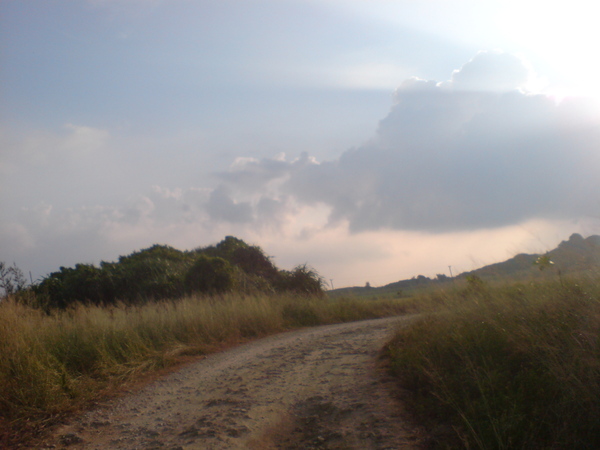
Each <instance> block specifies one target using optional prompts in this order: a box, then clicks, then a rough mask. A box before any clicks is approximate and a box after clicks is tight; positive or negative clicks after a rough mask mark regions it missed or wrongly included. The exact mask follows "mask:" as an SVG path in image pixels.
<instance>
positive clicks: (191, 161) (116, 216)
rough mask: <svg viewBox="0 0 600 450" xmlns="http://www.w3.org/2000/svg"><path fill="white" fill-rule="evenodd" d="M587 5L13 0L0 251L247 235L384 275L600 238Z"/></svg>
mask: <svg viewBox="0 0 600 450" xmlns="http://www.w3.org/2000/svg"><path fill="white" fill-rule="evenodd" d="M588 4H589V2H584V1H578V0H575V1H569V2H553V3H550V4H548V3H547V2H538V1H528V0H523V1H519V2H517V1H502V2H500V1H498V2H494V1H490V2H480V1H453V2H449V1H441V0H438V1H434V0H431V1H428V0H424V1H418V2H417V1H384V0H380V1H379V0H371V1H358V0H354V1H353V0H344V1H342V0H339V1H337V0H305V1H293V0H290V1H281V0H260V1H259V0H248V1H241V0H238V1H233V0H218V1H217V0H215V1H212V0H201V1H189V0H171V1H166V0H165V1H161V0H72V1H66V0H64V1H62V0H28V1H16V0H5V1H3V2H2V3H1V4H0V101H1V102H0V211H1V216H0V261H6V262H9V263H12V262H15V263H16V264H17V265H18V266H19V267H20V268H21V269H23V270H24V271H25V272H28V271H31V272H32V275H33V277H34V278H39V277H42V276H44V275H47V274H48V273H50V272H52V271H56V270H58V268H59V267H60V266H73V265H74V264H76V263H79V262H83V263H96V264H97V263H99V262H100V261H101V260H106V261H113V260H116V259H117V257H118V256H119V255H122V254H128V253H131V252H132V251H134V250H138V249H141V248H146V247H149V246H151V245H152V244H154V243H160V244H168V245H172V246H174V247H176V248H179V249H182V250H183V249H192V248H195V247H198V246H206V245H210V244H214V243H216V242H218V241H220V240H221V239H223V237H224V236H226V235H234V236H237V237H240V238H242V239H244V240H246V241H247V242H249V243H251V244H256V245H260V246H261V247H262V248H263V249H264V250H265V251H266V252H267V254H268V255H271V256H274V261H275V263H276V264H277V265H278V266H279V267H282V268H286V269H290V268H292V267H293V266H294V265H296V264H299V263H309V264H310V265H312V266H314V267H315V268H316V269H317V270H318V271H319V272H320V273H321V274H322V275H323V276H324V277H325V278H326V279H327V280H331V279H332V280H333V282H334V285H335V287H342V286H349V285H363V284H364V283H365V282H367V281H368V282H370V283H371V285H373V286H377V285H382V284H385V283H389V282H393V281H397V280H399V279H402V278H410V277H412V276H416V275H418V274H424V275H427V276H435V274H437V273H445V274H448V266H452V268H453V272H454V273H455V274H456V273H458V272H461V271H465V270H471V269H474V268H476V267H479V266H481V265H484V264H489V263H493V262H497V261H500V260H504V259H506V258H509V257H511V256H514V254H516V253H519V252H543V251H546V250H549V249H551V248H553V247H555V246H556V245H557V244H558V243H559V242H560V241H561V240H563V239H567V238H568V237H569V235H570V234H571V233H574V232H578V233H581V234H583V235H584V236H587V235H590V234H600V215H599V211H600V177H598V172H599V170H598V169H599V168H600V108H599V105H600V88H599V83H598V80H599V79H600V76H599V75H600V66H599V63H598V58H597V50H596V48H595V47H596V45H597V43H598V42H599V41H600V31H598V30H599V28H598V27H597V26H596V24H595V23H594V20H593V17H594V16H595V12H594V11H593V10H590V8H592V7H591V6H588Z"/></svg>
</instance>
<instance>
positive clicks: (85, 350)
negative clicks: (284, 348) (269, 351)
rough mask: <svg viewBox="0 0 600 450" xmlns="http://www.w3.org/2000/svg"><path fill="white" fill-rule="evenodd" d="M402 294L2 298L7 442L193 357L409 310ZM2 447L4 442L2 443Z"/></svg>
mask: <svg viewBox="0 0 600 450" xmlns="http://www.w3.org/2000/svg"><path fill="white" fill-rule="evenodd" d="M405 310H406V305H405V302H403V301H401V300H395V301H394V300H373V299H371V300H369V299H335V300H330V299H326V298H310V297H301V296H292V295H289V296H282V295H278V296H265V295H257V296H240V295H229V296H221V297H213V298H200V297H187V298H183V299H181V300H177V301H172V302H161V303H148V304H146V305H143V306H137V307H125V306H119V307H111V308H101V307H94V306H82V305H79V306H76V307H73V308H70V309H67V310H65V311H58V310H57V311H55V312H53V313H51V314H49V315H48V314H45V313H44V312H43V311H41V310H39V309H33V308H29V307H27V306H24V305H22V304H19V303H16V302H14V301H11V300H10V299H9V300H4V301H2V302H1V303H0V443H2V442H4V443H6V442H16V441H18V440H19V439H22V437H23V436H32V435H35V434H37V433H39V432H40V431H42V430H43V429H44V427H46V426H47V425H50V424H52V423H55V422H56V421H57V420H58V419H60V418H61V417H63V416H64V415H67V414H69V413H73V412H75V411H77V410H80V409H82V408H85V407H88V406H90V405H91V404H92V402H93V401H96V400H98V399H100V398H103V397H104V396H106V395H110V394H111V393H114V392H115V391H116V390H118V389H119V388H120V387H122V386H124V385H127V384H128V383H131V382H134V381H136V380H139V379H140V378H142V377H144V376H148V375H149V374H152V373H155V372H156V371H158V370H161V369H163V368H167V367H170V366H174V365H176V364H178V363H180V362H182V361H184V360H186V359H189V358H190V357H194V356H198V355H203V354H206V353H210V352H214V351H218V350H219V349H221V348H223V347H226V346H228V345H234V344H236V343H240V342H243V341H246V340H248V339H252V338H256V337H260V336H265V335H267V334H273V333H277V332H281V331H284V330H288V329H292V328H297V327H303V326H312V325H318V324H326V323H335V322H344V321H353V320H359V319H367V318H375V317H384V316H390V315H396V314H401V313H403V312H405ZM0 447H2V445H0Z"/></svg>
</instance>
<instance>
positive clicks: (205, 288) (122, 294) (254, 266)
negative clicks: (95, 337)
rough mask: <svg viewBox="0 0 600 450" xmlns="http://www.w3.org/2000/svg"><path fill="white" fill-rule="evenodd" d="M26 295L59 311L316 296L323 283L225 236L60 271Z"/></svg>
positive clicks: (156, 247)
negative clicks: (266, 295)
mask: <svg viewBox="0 0 600 450" xmlns="http://www.w3.org/2000/svg"><path fill="white" fill-rule="evenodd" d="M32 290H33V292H34V293H35V294H36V296H37V298H38V301H41V302H42V303H43V305H44V306H46V307H59V308H65V307H67V306H69V305H71V304H73V303H74V302H87V303H92V304H96V305H110V304H115V303H117V302H126V303H137V302H140V301H147V300H150V299H163V298H176V297H180V296H183V295H185V294H197V293H199V294H203V293H205V294H214V293H224V292H231V291H237V292H246V293H251V292H296V293H302V294H310V295H321V294H322V293H323V280H322V278H321V277H320V276H319V274H318V273H317V272H316V271H314V270H313V269H311V268H309V267H308V266H306V265H305V264H303V265H299V266H297V267H296V268H295V269H293V270H292V271H286V270H279V269H278V268H277V267H276V266H275V265H274V264H273V263H272V262H271V259H270V258H269V257H268V256H266V255H265V253H264V252H263V250H262V249H261V248H260V247H257V246H251V245H248V244H247V243H245V242H244V241H243V240H241V239H238V238H235V237H233V236H227V237H226V238H225V239H224V240H223V241H221V242H219V243H218V244H217V245H214V246H209V247H205V248H198V249H195V250H191V251H180V250H177V249H175V248H173V247H169V246H167V245H154V246H152V247H149V248H147V249H143V250H140V251H136V252H133V253H131V254H130V255H127V256H121V257H119V260H118V261H117V262H102V263H101V264H100V267H96V266H94V265H92V264H77V265H76V266H75V267H74V268H70V267H69V268H66V267H61V268H60V270H59V271H57V272H53V273H51V274H50V275H48V276H47V277H46V278H45V279H44V280H42V282H41V283H39V284H38V285H36V286H33V287H32Z"/></svg>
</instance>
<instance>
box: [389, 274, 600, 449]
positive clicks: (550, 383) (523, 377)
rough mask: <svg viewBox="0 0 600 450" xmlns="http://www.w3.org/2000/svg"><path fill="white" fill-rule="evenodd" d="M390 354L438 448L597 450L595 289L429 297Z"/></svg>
mask: <svg viewBox="0 0 600 450" xmlns="http://www.w3.org/2000/svg"><path fill="white" fill-rule="evenodd" d="M422 302H423V303H424V304H429V305H430V306H434V305H435V312H431V313H430V314H427V315H425V316H424V317H423V318H422V319H421V320H419V321H418V322H415V323H414V324H413V325H412V326H410V327H408V328H406V329H403V330H400V331H399V332H398V334H397V335H396V337H395V338H394V339H393V341H392V342H390V344H389V345H388V350H389V354H390V356H391V363H392V370H393V372H394V373H395V374H396V376H397V377H398V378H399V380H400V382H401V385H402V386H403V387H404V388H405V389H406V392H407V401H409V403H410V406H411V408H412V411H413V412H414V413H415V414H416V417H418V419H419V420H421V421H425V422H426V423H428V424H429V426H430V429H431V430H433V431H432V442H433V443H434V446H435V447H437V448H457V447H458V448H479V449H592V448H600V285H599V283H598V281H597V280H577V281H566V280H560V281H559V280H555V281H550V282H546V283H535V284H526V283H522V284H516V285H509V286H496V287H490V286H488V285H485V284H471V285H470V286H464V287H458V288H455V289H452V290H450V291H447V292H438V293H435V294H430V295H428V296H427V297H426V298H423V299H422Z"/></svg>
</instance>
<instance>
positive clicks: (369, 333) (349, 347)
mask: <svg viewBox="0 0 600 450" xmlns="http://www.w3.org/2000/svg"><path fill="white" fill-rule="evenodd" d="M407 320H408V319H407V318H399V317H396V318H388V319H378V320H368V321H362V322H353V323H347V324H339V325H328V326H322V327H316V328H309V329H304V330H299V331H293V332H289V333H284V334H280V335H276V336H271V337H268V338H265V339H261V340H258V341H254V342H251V343H249V344H245V345H242V346H240V347H237V348H233V349H230V350H227V351H224V352H223V353H219V354H214V355H211V356H208V357H206V358H204V359H202V360H200V361H198V362H196V363H193V364H191V365H189V366H187V367H184V368H183V369H181V370H179V371H177V372H175V373H172V374H169V375H167V376H165V377H164V378H161V379H158V380H156V381H154V382H152V383H150V384H149V385H148V386H146V387H144V388H143V389H141V390H140V391H139V392H136V393H134V394H131V395H128V396H125V397H123V398H120V399H117V400H112V401H110V402H108V403H107V404H106V405H103V406H102V407H100V408H98V409H96V410H94V411H90V412H88V413H86V414H84V415H82V416H80V417H79V418H77V419H75V420H73V421H72V422H71V423H69V424H67V425H65V426H62V427H60V428H59V429H57V430H56V432H55V433H54V435H53V437H52V438H50V439H49V440H48V441H47V442H46V443H45V444H44V447H45V448H56V449H63V448H68V449H73V450H79V449H89V450H92V449H115V450H117V449H128V450H129V449H144V450H151V449H156V450H159V449H168V450H184V449H186V450H187V449H269V448H271V449H361V450H363V449H415V448H421V441H422V439H421V437H420V436H419V433H418V432H417V431H416V430H415V429H413V428H412V427H411V426H410V425H408V422H407V421H405V420H404V419H403V411H402V406H401V404H400V403H399V402H398V401H397V400H395V398H394V396H393V395H392V394H393V392H394V389H395V387H394V381H393V380H392V379H391V378H389V377H388V376H387V375H386V373H385V371H383V370H381V369H380V368H378V367H377V357H378V354H379V350H380V349H381V347H382V346H383V344H384V343H385V342H386V339H388V338H389V337H390V336H391V334H392V333H393V331H394V330H395V328H396V327H398V326H400V325H401V324H403V323H406V322H407Z"/></svg>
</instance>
